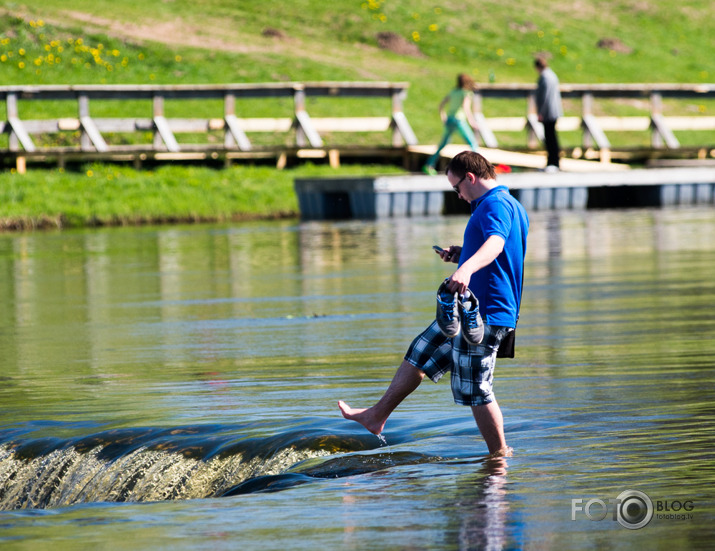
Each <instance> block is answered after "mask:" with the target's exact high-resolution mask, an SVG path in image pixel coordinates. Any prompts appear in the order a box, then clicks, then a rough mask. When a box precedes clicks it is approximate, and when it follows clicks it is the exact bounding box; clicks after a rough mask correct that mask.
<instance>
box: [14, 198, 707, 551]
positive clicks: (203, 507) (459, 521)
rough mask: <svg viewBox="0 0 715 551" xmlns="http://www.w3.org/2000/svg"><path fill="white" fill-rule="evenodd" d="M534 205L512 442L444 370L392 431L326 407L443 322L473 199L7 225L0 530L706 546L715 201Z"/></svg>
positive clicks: (60, 534) (66, 539)
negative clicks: (157, 222) (451, 254)
mask: <svg viewBox="0 0 715 551" xmlns="http://www.w3.org/2000/svg"><path fill="white" fill-rule="evenodd" d="M531 219H532V230H531V233H530V236H529V250H528V260H527V269H526V288H525V295H524V303H523V307H522V314H521V320H520V325H519V330H518V337H517V356H516V358H514V359H513V360H500V361H499V362H498V364H497V372H496V385H495V391H496V395H497V397H498V400H499V403H500V405H501V407H502V410H503V412H504V416H505V423H506V432H507V439H508V442H509V444H510V445H511V446H513V447H514V449H515V455H514V457H513V458H509V459H508V460H505V461H493V460H488V459H487V458H486V447H485V445H484V443H483V441H482V440H481V438H480V437H479V435H478V434H477V431H476V427H475V425H474V421H473V420H472V418H471V415H470V414H469V410H468V409H467V408H463V407H460V406H456V405H454V404H453V403H452V400H451V394H450V391H449V385H448V384H447V382H446V381H445V382H442V383H440V384H438V385H434V384H432V383H430V382H426V383H423V385H422V386H421V387H420V389H418V391H417V392H416V393H415V394H413V395H412V396H410V397H409V398H408V399H407V400H406V401H405V402H404V403H403V404H402V405H401V406H400V408H399V409H398V410H397V411H396V412H395V413H394V414H393V417H392V418H391V419H390V420H389V421H388V424H387V426H386V429H385V432H384V438H385V442H383V441H381V440H380V439H378V438H377V437H375V436H373V435H370V434H367V433H365V431H364V430H362V428H361V427H360V426H359V425H357V424H355V423H351V422H348V421H346V420H344V419H342V417H341V416H340V415H339V412H338V410H337V408H336V402H337V400H338V399H346V400H348V401H349V402H350V403H351V404H352V405H356V406H359V405H369V404H371V403H372V402H374V400H376V399H377V398H378V397H379V396H380V395H381V393H382V391H383V390H384V388H385V387H386V386H387V384H388V383H389V380H390V378H391V377H392V374H393V373H394V370H395V368H396V366H397V365H398V364H399V362H400V360H401V357H402V354H403V353H404V351H405V349H406V347H407V346H408V344H409V342H410V340H411V339H412V337H413V336H414V335H415V334H416V332H418V331H419V330H421V329H422V328H423V327H424V326H425V325H426V324H427V323H429V321H430V317H431V316H432V315H433V311H434V294H435V291H436V288H437V285H438V284H439V282H440V281H441V279H442V278H444V277H445V276H446V275H448V274H449V272H448V271H447V269H446V267H445V265H444V264H442V263H441V262H440V261H439V260H438V258H437V256H436V255H435V254H434V253H433V252H432V249H431V246H432V245H433V244H440V245H442V246H445V245H449V244H453V243H459V241H460V239H461V234H462V231H463V228H464V223H465V219H464V218H462V217H437V218H423V219H408V220H389V221H377V222H340V223H299V222H297V221H282V222H270V223H246V224H235V225H211V226H181V227H161V228H153V227H148V228H147V227H145V228H115V229H107V230H88V231H71V232H62V233H28V234H12V235H10V234H8V235H2V236H0V305H2V311H3V315H2V316H0V350H2V354H1V356H0V527H1V528H0V543H2V546H3V549H6V548H7V549H26V548H31V547H32V548H45V547H50V546H52V548H56V549H91V548H96V547H97V546H100V547H104V548H112V549H138V548H145V549H149V548H171V549H202V548H210V549H235V548H237V547H239V546H243V547H247V546H249V547H250V548H261V549H310V550H313V549H315V548H346V549H353V548H354V549H366V548H369V549H408V548H414V549H428V548H429V549H481V548H493V549H499V548H503V549H517V548H532V549H545V548H547V549H554V548H559V549H592V548H594V547H599V548H600V547H604V548H610V547H616V546H618V547H623V548H629V547H636V546H638V547H647V548H654V547H657V548H660V547H662V548H707V547H708V546H709V545H710V542H711V541H712V536H713V530H712V525H713V520H714V519H715V518H714V517H715V515H714V514H713V510H714V508H713V498H714V497H715V495H714V494H715V492H713V490H712V487H713V482H715V461H714V459H715V428H714V427H715V424H714V423H713V421H715V405H713V404H714V403H715V402H714V398H715V392H714V390H713V389H714V388H715V385H714V384H713V383H714V382H715V380H714V379H715V377H714V376H713V363H714V362H713V358H714V357H715V339H713V337H714V336H715V321H714V318H713V316H712V305H713V304H715V281H714V280H713V276H712V274H713V266H715V214H714V213H713V211H712V210H710V209H690V208H688V209H666V210H628V211H586V212H564V213H532V214H531ZM627 491H639V492H644V493H645V494H646V495H647V496H648V498H649V499H650V502H651V504H652V509H653V511H652V513H653V516H652V519H651V520H650V522H648V524H647V525H646V526H644V527H643V528H640V529H629V528H628V527H624V526H623V524H622V523H621V522H618V521H617V520H613V509H614V506H616V505H614V503H613V502H611V503H609V500H614V499H616V498H618V496H621V495H623V492H627ZM574 500H576V501H574ZM578 500H581V501H578ZM589 500H601V501H602V502H603V503H604V504H606V505H607V506H608V507H609V509H608V511H607V515H606V518H604V519H603V520H589V518H588V516H587V515H586V514H585V511H584V510H583V509H579V507H585V506H586V505H587V503H588V502H589ZM599 507H600V502H599V501H594V502H593V503H592V504H591V506H590V509H589V512H590V513H591V516H592V517H599V516H600V515H599V513H600V510H599ZM674 507H678V509H679V510H678V511H673V508H674ZM686 508H687V509H688V510H686ZM666 509H667V511H666ZM572 518H573V519H572ZM636 520H637V519H636ZM625 524H628V522H626V523H625ZM630 524H631V527H632V525H633V524H635V522H631V523H630ZM117 534H121V537H118V536H117Z"/></svg>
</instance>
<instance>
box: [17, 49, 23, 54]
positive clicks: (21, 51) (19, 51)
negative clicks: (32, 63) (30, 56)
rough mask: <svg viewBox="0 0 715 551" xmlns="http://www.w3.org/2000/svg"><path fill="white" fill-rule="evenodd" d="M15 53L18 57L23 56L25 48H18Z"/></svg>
mask: <svg viewBox="0 0 715 551" xmlns="http://www.w3.org/2000/svg"><path fill="white" fill-rule="evenodd" d="M17 53H18V54H20V55H25V48H20V49H19V50H18V51H17Z"/></svg>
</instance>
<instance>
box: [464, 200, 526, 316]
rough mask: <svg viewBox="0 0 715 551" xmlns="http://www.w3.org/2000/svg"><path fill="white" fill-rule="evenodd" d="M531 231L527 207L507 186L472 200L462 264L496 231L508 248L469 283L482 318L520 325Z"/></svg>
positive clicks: (474, 275) (505, 247)
mask: <svg viewBox="0 0 715 551" xmlns="http://www.w3.org/2000/svg"><path fill="white" fill-rule="evenodd" d="M528 232H529V218H528V216H527V214H526V211H525V210H524V207H523V206H522V205H521V203H519V201H517V200H516V199H514V197H512V196H511V194H510V193H509V189H508V188H507V187H506V186H497V187H495V188H492V189H491V190H489V191H488V192H487V193H485V194H484V195H482V196H481V197H480V198H479V199H477V200H475V201H472V215H471V217H470V218H469V222H468V223H467V227H466V229H465V230H464V243H463V244H462V254H461V256H460V257H459V265H460V266H461V265H462V264H463V263H464V262H465V261H467V260H468V259H469V258H471V257H472V256H473V255H474V253H476V252H477V251H478V250H479V248H480V247H481V246H482V245H483V244H484V242H485V241H486V240H487V239H488V238H489V237H491V236H492V235H498V236H500V237H501V238H502V239H504V250H503V251H502V252H501V253H500V254H499V256H498V257H497V258H496V260H495V261H494V262H492V263H491V264H490V265H489V266H486V267H484V268H482V269H481V270H479V271H477V272H476V273H475V274H473V275H472V279H471V281H470V283H469V289H470V290H471V291H472V293H474V296H476V297H477V299H479V311H480V313H481V315H482V318H483V319H484V322H485V323H488V324H489V325H499V326H502V327H516V320H517V319H518V317H519V305H520V304H521V291H522V284H523V270H524V256H525V255H526V236H527V233H528Z"/></svg>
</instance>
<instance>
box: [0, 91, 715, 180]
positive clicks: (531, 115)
mask: <svg viewBox="0 0 715 551" xmlns="http://www.w3.org/2000/svg"><path fill="white" fill-rule="evenodd" d="M407 89H408V84H406V83H389V82H313V83H310V82H306V83H296V82H291V83H263V84H226V85H181V86H160V85H139V86H132V85H126V86H99V85H98V86H3V87H0V109H2V104H3V103H4V107H5V109H4V110H5V113H6V117H5V119H4V120H0V155H1V156H2V161H3V162H2V165H0V167H1V166H4V167H5V168H14V169H16V170H17V171H18V172H23V171H24V170H25V168H26V166H27V164H28V163H56V164H58V165H60V166H63V165H65V164H66V163H72V162H88V161H112V162H130V163H133V164H135V165H136V166H141V165H142V164H143V163H148V162H168V161H186V162H189V161H196V162H202V161H205V162H223V163H226V164H230V163H232V162H256V161H263V162H274V163H275V164H276V166H278V167H283V166H286V165H287V164H289V163H291V162H295V161H299V160H301V159H325V160H326V161H327V162H329V163H330V164H331V165H333V166H337V165H339V164H340V161H341V159H346V158H350V157H355V158H360V159H364V160H368V159H369V160H371V161H372V162H375V161H378V162H391V163H396V164H401V165H403V166H405V167H406V168H408V169H412V170H416V169H418V168H419V167H420V166H421V164H422V163H423V162H424V159H425V157H426V156H427V155H430V154H431V153H432V152H433V151H434V147H435V146H433V145H421V144H420V142H419V140H418V137H417V136H416V135H415V132H414V131H413V129H412V127H411V126H410V123H409V122H408V120H407V117H406V116H405V113H404V101H405V98H406V95H407ZM561 92H562V95H563V96H564V98H566V99H567V100H574V101H576V102H580V104H581V113H580V114H579V115H578V116H574V115H571V116H566V117H563V118H562V119H560V120H559V123H558V126H557V128H558V130H559V131H564V132H567V131H574V130H576V131H581V132H582V144H581V146H579V147H572V148H569V149H567V150H566V152H567V153H568V155H567V157H566V158H565V159H564V160H563V162H562V168H563V169H564V170H565V171H579V172H588V171H593V170H599V171H603V170H621V169H623V168H624V167H623V165H622V164H618V163H612V162H611V161H612V160H614V158H615V156H616V154H618V153H619V151H621V150H619V148H617V147H614V146H612V144H611V141H610V140H609V138H608V134H609V133H616V132H623V131H627V132H633V131H639V132H649V133H650V135H651V144H650V147H649V148H648V149H649V151H648V152H647V153H646V155H647V156H656V157H661V156H664V157H667V156H681V157H682V156H687V157H692V158H700V159H704V158H712V157H715V149H713V148H714V147H715V139H713V138H715V117H713V116H707V115H705V114H703V113H698V114H694V115H690V116H680V115H679V116H669V115H668V114H667V112H666V108H665V107H664V102H666V101H667V102H671V101H688V102H696V103H698V102H707V101H710V102H712V100H713V99H715V85H712V84H707V85H687V84H681V85H667V84H662V85H661V84H630V85H609V84H600V85H562V86H561ZM534 95H535V90H534V87H533V86H530V85H522V84H515V85H480V87H479V89H478V90H476V91H475V95H474V99H475V101H474V106H475V118H476V119H477V121H478V123H479V130H478V135H479V138H480V140H481V142H482V143H483V144H484V146H485V148H484V150H483V151H484V152H485V154H486V153H487V152H488V157H489V158H490V160H491V161H492V162H494V163H498V164H505V165H509V166H512V167H521V168H525V169H537V168H541V167H543V166H544V164H545V158H544V156H543V155H542V153H541V151H540V150H541V145H540V141H541V140H542V139H543V128H542V126H541V124H540V123H539V122H538V120H537V119H536V114H535V107H534V105H535V103H534ZM340 99H342V100H346V101H347V102H348V103H345V104H343V105H341V106H338V105H337V104H336V103H334V102H335V101H336V100H340ZM515 99H516V100H519V101H521V100H523V101H524V104H525V113H524V115H523V116H515V117H503V116H499V117H494V116H490V115H489V114H487V113H486V112H485V111H484V109H483V105H485V104H486V103H487V101H489V102H493V101H496V100H512V101H513V100H515ZM614 99H615V100H619V99H625V100H638V101H640V102H641V103H647V105H648V106H649V107H648V109H647V113H645V114H642V115H634V116H606V115H603V114H602V113H601V111H602V109H597V105H596V104H597V102H598V101H600V100H614ZM356 100H361V101H356ZM380 102H382V104H381V103H380ZM681 111H682V110H681ZM118 114H121V116H118ZM683 130H687V131H696V132H700V133H702V135H703V145H700V146H697V147H692V146H689V147H683V146H681V144H680V142H679V140H678V137H677V133H678V132H679V131H683ZM505 133H512V134H513V133H520V134H522V135H525V138H526V145H525V147H524V148H520V149H522V150H521V151H513V150H509V149H507V148H503V147H502V148H500V144H499V142H498V139H497V136H500V135H504V134H505ZM339 136H342V137H339ZM462 148H463V147H461V148H460V147H459V146H456V147H451V148H448V149H446V150H445V151H444V155H445V156H446V157H449V156H451V155H452V154H453V152H454V151H456V150H457V149H462ZM574 157H575V158H574Z"/></svg>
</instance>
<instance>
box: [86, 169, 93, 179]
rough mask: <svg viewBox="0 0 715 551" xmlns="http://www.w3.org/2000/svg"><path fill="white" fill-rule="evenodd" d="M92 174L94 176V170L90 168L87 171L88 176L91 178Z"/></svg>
mask: <svg viewBox="0 0 715 551" xmlns="http://www.w3.org/2000/svg"><path fill="white" fill-rule="evenodd" d="M92 176H94V172H93V171H91V170H88V171H87V177H89V178H91V177H92Z"/></svg>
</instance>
